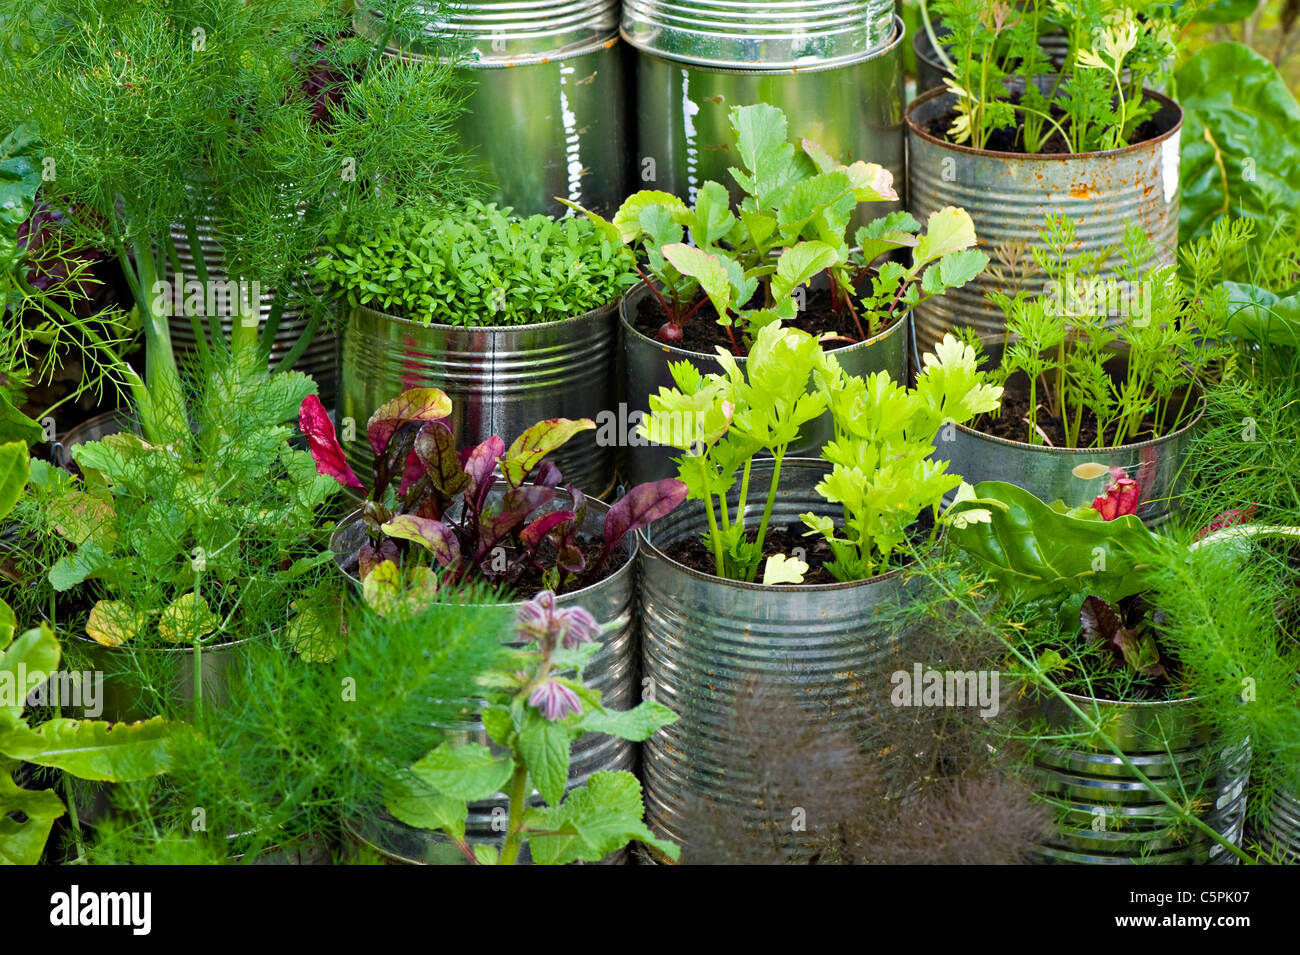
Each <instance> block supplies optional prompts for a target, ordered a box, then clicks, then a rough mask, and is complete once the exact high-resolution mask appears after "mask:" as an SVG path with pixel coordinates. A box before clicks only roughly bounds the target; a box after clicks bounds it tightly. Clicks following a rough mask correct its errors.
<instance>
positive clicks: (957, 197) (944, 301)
mask: <svg viewBox="0 0 1300 955" xmlns="http://www.w3.org/2000/svg"><path fill="white" fill-rule="evenodd" d="M1147 96H1148V97H1150V98H1152V99H1153V100H1154V101H1155V102H1156V103H1157V104H1158V107H1159V108H1158V110H1157V112H1156V114H1155V116H1154V117H1153V119H1152V121H1153V122H1155V123H1156V124H1158V128H1160V129H1161V130H1163V131H1162V132H1161V133H1160V135H1158V136H1155V137H1154V138H1152V139H1148V140H1146V141H1144V142H1140V143H1134V144H1133V145H1131V146H1127V147H1125V148H1123V149H1114V150H1108V151H1105V152H1095V153H1082V154H1078V155H1042V154H1039V155H1025V154H1021V153H1005V152H993V151H991V150H984V149H973V148H971V147H969V146H958V145H954V144H953V143H950V142H947V141H946V140H945V139H944V138H942V135H934V134H932V133H931V132H930V131H929V127H930V124H931V123H932V122H939V121H942V119H943V117H944V116H945V115H946V114H947V113H948V111H949V109H951V107H952V104H953V103H954V102H955V101H956V97H955V95H954V94H952V93H949V92H947V91H946V90H931V91H929V92H927V93H924V94H922V95H920V96H918V97H917V98H916V99H915V100H913V101H912V102H911V104H910V105H909V106H908V107H907V115H906V120H907V149H908V183H907V186H908V209H909V211H911V213H912V214H913V215H914V216H915V217H916V218H917V219H919V220H920V221H921V222H925V221H926V219H927V218H928V217H929V215H930V214H931V213H932V212H936V211H938V210H939V209H941V208H943V207H945V206H959V207H961V208H964V209H965V210H966V211H967V212H969V213H970V216H971V219H972V220H973V221H974V223H975V234H976V236H977V237H978V239H979V248H980V250H981V251H983V252H985V253H987V254H988V255H989V257H990V258H991V259H992V260H993V263H994V266H997V265H998V263H999V262H1000V258H999V255H998V250H999V249H1002V250H1003V256H1004V257H1006V256H1007V255H1008V253H1010V257H1011V258H1012V259H1013V260H1014V261H1016V262H1017V265H1016V266H1015V268H1014V269H1006V268H1005V267H1004V271H1007V272H1008V273H1009V274H1010V273H1014V278H1008V279H1007V281H1005V282H1003V281H1000V280H999V279H998V277H997V276H996V274H995V272H996V269H995V267H994V266H990V268H988V269H985V270H984V272H983V274H981V275H980V276H979V277H977V278H976V279H975V280H974V281H971V282H968V283H967V284H966V285H965V286H963V287H962V288H957V289H951V290H949V291H948V292H945V293H944V294H943V295H939V296H936V297H934V298H932V299H930V300H929V301H927V302H923V303H921V304H920V305H918V306H917V307H916V310H915V318H914V326H915V332H916V338H917V343H918V345H919V346H920V347H921V348H926V349H928V348H931V347H933V346H934V344H935V343H937V342H938V341H940V340H941V339H942V338H943V335H944V332H948V331H952V330H953V329H955V328H960V327H969V328H973V329H975V331H976V332H977V333H978V334H979V335H981V336H986V335H995V334H999V333H1001V332H1002V331H1003V329H1004V326H1005V320H1004V318H1003V315H1002V310H1001V309H999V308H998V307H997V306H996V305H994V304H992V303H991V302H989V301H988V300H987V299H986V298H985V295H986V293H988V292H991V291H1003V292H1006V293H1008V294H1014V293H1015V292H1016V291H1018V290H1019V289H1025V290H1028V291H1030V292H1031V293H1033V294H1035V295H1037V294H1039V293H1040V291H1041V289H1042V285H1043V275H1042V273H1041V272H1040V271H1039V270H1038V269H1037V266H1036V265H1035V263H1034V261H1033V258H1032V255H1031V250H1032V249H1033V248H1034V247H1036V246H1038V245H1040V244H1041V240H1040V237H1039V234H1040V232H1041V231H1042V229H1043V227H1044V224H1045V218H1046V216H1047V215H1048V214H1049V213H1052V214H1056V215H1066V216H1069V217H1070V218H1071V219H1073V220H1074V222H1075V224H1076V230H1077V235H1078V251H1079V252H1080V253H1095V252H1098V251H1100V250H1102V249H1109V248H1114V247H1118V246H1119V245H1120V244H1121V243H1122V241H1123V238H1124V229H1125V227H1126V226H1127V225H1128V223H1130V222H1136V223H1138V224H1139V225H1140V226H1141V227H1142V229H1143V230H1144V231H1145V232H1146V234H1147V235H1148V236H1149V237H1150V238H1151V240H1152V243H1153V244H1154V246H1155V249H1156V253H1155V254H1156V257H1157V259H1158V261H1159V262H1160V263H1161V264H1165V265H1172V264H1173V263H1174V262H1175V260H1176V257H1177V246H1178V168H1179V166H1178V162H1179V156H1178V147H1179V141H1180V137H1181V133H1182V122H1183V119H1182V117H1183V113H1182V109H1181V108H1180V107H1179V106H1178V104H1177V103H1175V102H1174V101H1173V100H1171V99H1169V98H1168V97H1167V96H1164V95H1163V94H1161V93H1155V92H1151V91H1148V92H1147ZM1097 277H1098V278H1099V279H1109V278H1115V277H1116V276H1115V273H1114V271H1113V270H1103V271H1102V272H1101V273H1099V275H1098V276H1097Z"/></svg>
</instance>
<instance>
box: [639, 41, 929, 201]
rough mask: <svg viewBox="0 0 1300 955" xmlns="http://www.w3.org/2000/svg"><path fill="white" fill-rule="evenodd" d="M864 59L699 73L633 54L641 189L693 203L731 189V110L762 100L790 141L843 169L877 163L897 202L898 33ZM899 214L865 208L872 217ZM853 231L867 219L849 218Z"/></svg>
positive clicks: (649, 54)
mask: <svg viewBox="0 0 1300 955" xmlns="http://www.w3.org/2000/svg"><path fill="white" fill-rule="evenodd" d="M894 29H895V32H894V33H893V34H888V35H886V37H885V39H884V41H883V42H882V43H881V44H880V45H878V46H876V47H874V48H872V49H870V50H868V51H867V52H865V53H864V54H863V55H861V56H859V57H857V58H855V59H853V60H851V61H849V62H846V63H843V64H839V65H814V66H809V67H801V68H798V69H795V68H788V69H787V68H780V69H778V68H773V67H770V66H768V65H766V64H755V65H753V66H752V67H750V68H743V67H740V66H731V67H728V66H716V65H715V66H703V65H700V64H697V63H688V62H683V61H681V60H680V59H673V58H671V57H669V56H668V55H666V54H662V53H658V52H655V51H653V50H647V49H644V48H642V49H641V50H640V51H639V52H638V55H637V64H636V71H637V78H636V82H637V123H638V127H637V164H638V169H637V174H638V179H639V181H638V182H637V183H636V185H637V187H638V188H643V189H662V190H665V191H667V192H671V193H674V194H675V195H679V196H681V197H683V198H684V199H687V200H688V201H689V200H692V199H693V198H694V196H695V193H696V192H697V191H698V190H699V188H700V186H701V184H702V183H704V182H706V181H708V180H713V181H715V182H720V183H722V184H723V185H725V186H727V187H729V188H732V189H733V193H734V191H735V189H734V180H733V179H732V178H731V175H730V173H728V171H727V170H728V168H729V167H731V166H736V165H739V162H740V161H739V157H738V156H737V154H736V138H735V134H734V133H733V132H732V129H731V119H730V113H731V110H732V109H733V108H734V107H737V106H748V105H752V104H754V103H768V104H770V105H772V106H776V107H778V108H780V109H781V110H783V111H784V112H785V114H786V118H787V120H788V122H789V135H790V136H791V138H794V139H810V140H812V141H813V142H815V143H818V144H819V145H821V146H822V147H824V148H825V149H827V150H828V151H829V152H830V153H831V155H832V156H834V157H835V158H836V159H837V160H839V161H840V162H842V163H846V164H847V163H852V162H856V161H858V160H865V161H867V162H875V163H879V164H880V165H881V166H884V167H885V168H886V169H888V170H889V171H890V172H891V173H893V176H894V185H895V189H896V190H897V191H898V193H899V196H900V197H901V196H902V194H903V193H902V189H903V185H904V179H905V170H904V156H903V148H904V136H903V126H902V117H903V26H902V21H901V20H897V21H896V23H895V28H894ZM898 208H901V202H897V203H887V202H879V203H871V204H870V207H869V209H868V211H867V215H868V217H870V218H874V217H875V216H877V215H885V214H886V213H888V212H891V211H893V210H895V209H898ZM854 221H855V226H856V225H859V224H865V220H860V219H855V220H854Z"/></svg>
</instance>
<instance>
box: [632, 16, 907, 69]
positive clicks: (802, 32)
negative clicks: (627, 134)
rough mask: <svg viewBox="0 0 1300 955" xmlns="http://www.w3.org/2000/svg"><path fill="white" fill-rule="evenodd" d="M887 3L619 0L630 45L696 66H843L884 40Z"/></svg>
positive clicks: (889, 25)
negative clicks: (621, 0)
mask: <svg viewBox="0 0 1300 955" xmlns="http://www.w3.org/2000/svg"><path fill="white" fill-rule="evenodd" d="M893 18H894V2H893V0H626V2H625V3H624V4H623V36H624V37H625V38H626V39H627V40H628V42H629V43H631V44H633V45H634V46H636V47H638V48H640V49H642V50H646V51H648V52H652V53H658V54H661V55H663V56H666V57H670V58H672V59H675V60H681V61H682V62H686V63H697V64H699V65H701V66H758V67H764V68H768V69H793V68H797V67H809V66H831V65H837V64H841V63H847V62H851V61H853V60H856V59H859V58H861V57H862V56H864V55H865V54H867V53H870V52H871V51H873V50H875V49H876V48H878V47H880V46H882V45H883V44H885V43H887V42H888V41H889V39H890V34H891V32H892V29H893Z"/></svg>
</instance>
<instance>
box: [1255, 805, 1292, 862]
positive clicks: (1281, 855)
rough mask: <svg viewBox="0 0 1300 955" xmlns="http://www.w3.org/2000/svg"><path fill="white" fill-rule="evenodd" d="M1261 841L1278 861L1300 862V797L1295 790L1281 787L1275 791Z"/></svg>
mask: <svg viewBox="0 0 1300 955" xmlns="http://www.w3.org/2000/svg"><path fill="white" fill-rule="evenodd" d="M1260 843H1261V845H1262V847H1263V848H1264V850H1265V851H1266V852H1268V853H1269V855H1271V856H1272V857H1273V858H1274V859H1275V860H1276V861H1278V862H1280V863H1283V864H1285V865H1296V864H1300V797H1297V796H1296V794H1295V793H1294V792H1290V791H1288V790H1285V789H1279V790H1277V791H1276V792H1275V793H1273V800H1272V802H1271V803H1270V804H1269V810H1268V823H1267V825H1266V826H1265V827H1264V830H1263V832H1262V833H1261V834H1260Z"/></svg>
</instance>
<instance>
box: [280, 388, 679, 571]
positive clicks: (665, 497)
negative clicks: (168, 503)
mask: <svg viewBox="0 0 1300 955" xmlns="http://www.w3.org/2000/svg"><path fill="white" fill-rule="evenodd" d="M450 414H451V401H450V399H449V398H448V397H447V396H446V395H445V394H444V393H443V392H441V391H439V390H438V389H436V388H416V389H411V390H410V391H406V392H404V393H403V394H401V395H399V396H398V397H397V398H394V399H393V400H392V401H389V402H388V403H386V404H384V405H383V406H382V407H380V408H379V409H378V410H377V411H375V413H374V414H373V415H372V416H371V417H370V420H369V422H367V424H366V437H367V440H368V441H369V442H370V446H371V449H372V450H373V451H374V453H375V480H374V484H373V486H372V488H371V490H370V494H369V499H368V500H367V501H366V503H365V505H364V508H363V512H362V513H363V520H364V523H365V528H366V531H367V534H368V537H369V540H368V542H367V543H365V544H363V545H362V546H361V548H360V551H359V553H358V561H359V572H360V576H361V578H362V580H363V581H370V580H371V578H372V577H373V575H374V573H377V572H378V570H377V568H382V567H383V565H384V564H385V562H392V561H395V559H396V558H398V557H399V556H401V555H402V552H403V550H404V551H405V555H404V561H403V567H404V570H405V572H406V574H407V580H408V583H409V582H411V581H412V579H413V578H412V574H413V568H415V567H416V566H417V565H418V564H420V563H421V555H426V558H427V560H428V561H429V564H428V565H426V566H433V567H436V569H437V580H436V582H435V581H433V580H430V578H429V577H428V576H427V575H421V585H422V586H429V587H431V588H433V589H436V587H437V585H438V583H442V582H445V583H447V584H450V585H452V586H454V587H459V586H462V585H463V584H464V583H465V582H467V581H485V582H488V583H490V584H492V585H493V586H494V587H497V588H507V589H508V588H512V587H514V586H515V585H516V583H517V582H519V581H520V580H521V579H522V578H525V577H526V575H529V574H537V575H539V576H540V578H541V579H542V580H543V581H544V583H545V584H546V586H548V587H550V588H552V589H554V590H555V591H556V592H557V593H561V592H567V591H570V590H574V589H578V588H581V587H585V586H587V585H589V584H592V583H595V582H596V581H598V580H600V579H601V577H602V576H603V574H604V572H605V569H606V567H607V566H608V565H609V562H610V560H611V559H613V558H614V557H615V555H617V553H618V551H619V547H620V545H621V543H622V541H623V540H624V539H625V538H626V536H627V535H628V534H630V533H634V532H635V531H636V530H637V529H638V528H640V527H644V526H645V525H646V524H648V523H650V522H651V521H655V520H658V519H659V518H661V517H664V516H665V515H667V514H668V513H669V512H671V511H672V509H673V508H674V507H676V506H677V505H678V504H679V503H680V502H681V501H682V500H683V499H684V498H685V496H686V488H685V486H684V485H682V484H681V482H679V481H676V480H673V479H671V478H670V479H666V480H663V481H656V482H653V483H648V484H641V485H638V486H637V487H634V488H632V489H631V490H630V491H628V493H627V494H625V495H624V496H623V497H622V498H620V499H619V500H618V501H617V502H616V503H615V504H614V505H613V506H612V507H611V508H610V509H609V512H608V513H607V514H606V516H605V522H604V528H603V534H602V540H601V541H600V542H599V544H595V543H592V542H587V541H586V540H585V537H584V534H583V526H584V522H585V520H586V515H587V499H586V496H585V495H583V493H582V492H581V491H579V490H578V489H577V488H575V487H572V486H569V487H567V488H566V489H565V490H566V492H567V495H568V506H567V507H565V508H559V509H557V508H552V507H550V505H551V504H552V503H553V502H555V501H556V499H557V496H558V494H559V492H558V488H559V486H560V482H561V481H562V480H563V476H562V475H561V474H560V470H559V468H558V467H556V466H555V464H554V463H553V462H551V461H548V460H546V456H547V455H548V454H551V453H552V452H553V451H555V450H557V449H558V448H560V447H562V446H563V445H564V443H565V442H566V441H568V440H569V439H570V438H571V437H573V436H574V435H575V434H578V433H579V432H581V431H588V430H592V429H594V428H595V427H596V425H595V422H593V421H591V420H590V419H588V418H582V419H579V420H576V421H571V420H569V419H567V418H553V419H550V420H546V421H541V422H538V423H537V424H535V425H533V426H532V427H531V428H529V429H528V430H526V431H525V432H524V433H523V434H521V435H519V436H518V437H517V438H516V439H515V440H514V441H513V442H512V443H511V444H510V446H509V447H507V446H506V443H505V441H504V440H502V439H501V438H499V437H496V436H493V437H491V438H488V439H487V440H486V441H484V442H482V443H481V444H479V445H478V446H477V447H474V448H470V449H466V450H464V451H458V450H457V448H456V444H455V440H454V439H453V437H452V433H451V429H450V428H449V427H448V426H447V424H446V423H445V422H444V421H443V420H442V419H444V418H446V417H447V416H448V415H450ZM299 417H300V423H301V427H302V431H303V433H304V434H305V435H306V436H307V438H308V441H309V442H310V445H311V451H312V455H313V456H314V457H315V460H316V464H317V468H318V470H319V471H320V473H322V474H327V475H329V476H330V477H332V478H334V479H335V480H336V481H338V482H339V483H340V484H341V485H343V486H344V487H352V488H362V484H361V482H360V481H359V480H357V478H356V476H355V475H354V474H353V473H352V470H351V468H349V467H348V465H347V462H346V461H345V460H344V458H343V451H342V448H341V447H340V446H339V443H338V439H337V437H336V436H335V433H334V428H333V425H332V424H331V423H330V421H329V418H328V416H327V415H326V414H325V409H324V408H323V407H322V406H321V404H320V400H319V399H318V398H314V397H311V398H308V399H306V400H305V401H304V402H303V405H302V408H301V410H300V416H299ZM498 473H499V476H498ZM399 476H400V482H399V484H398V487H397V488H396V489H394V488H393V483H394V481H396V480H397V479H398V478H399ZM498 481H501V482H504V484H505V485H506V489H505V491H504V493H503V494H502V495H500V497H499V499H497V500H493V499H492V496H491V492H492V490H493V486H494V484H496V483H497V482H498ZM403 542H410V543H413V544H415V545H416V547H415V549H414V550H412V549H411V548H410V547H408V546H406V544H404V543H403ZM389 566H390V567H391V568H392V569H391V570H387V569H386V570H384V574H385V575H386V576H389V577H391V578H392V579H391V583H392V584H393V585H394V586H396V584H397V580H398V578H397V577H396V571H397V565H396V563H390V564H389ZM381 579H382V578H381ZM378 584H379V582H378V581H377V582H376V584H375V585H376V586H378Z"/></svg>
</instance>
